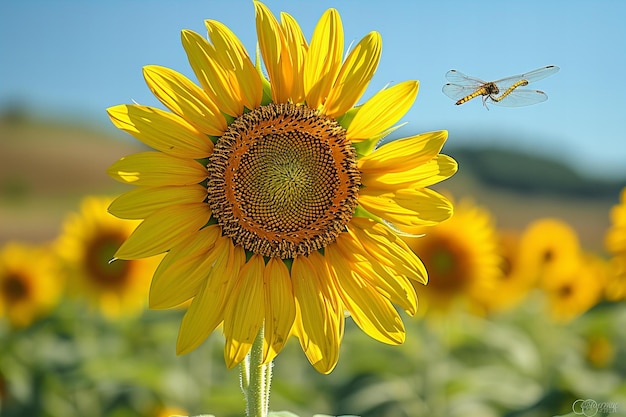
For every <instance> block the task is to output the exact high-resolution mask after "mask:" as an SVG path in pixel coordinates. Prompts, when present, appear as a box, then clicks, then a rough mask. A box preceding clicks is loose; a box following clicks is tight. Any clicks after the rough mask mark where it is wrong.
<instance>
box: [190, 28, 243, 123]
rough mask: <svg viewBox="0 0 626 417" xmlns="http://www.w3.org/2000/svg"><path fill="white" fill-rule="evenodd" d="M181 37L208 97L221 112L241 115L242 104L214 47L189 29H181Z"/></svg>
mask: <svg viewBox="0 0 626 417" xmlns="http://www.w3.org/2000/svg"><path fill="white" fill-rule="evenodd" d="M181 37H182V43H183V48H185V52H187V59H188V60H189V65H191V68H192V69H193V72H194V73H195V74H196V78H198V81H199V82H200V85H201V86H202V88H203V89H204V91H205V93H206V94H207V95H208V96H209V99H210V100H211V101H213V102H214V103H216V104H217V107H219V109H220V110H221V111H222V112H223V113H226V114H228V115H231V116H234V117H237V116H241V115H242V114H243V106H244V104H243V102H242V101H241V99H240V97H239V94H238V93H237V92H236V91H234V90H233V88H232V87H231V80H230V77H229V75H228V73H227V71H226V70H225V69H224V68H222V66H221V65H220V64H219V60H218V58H217V55H218V52H217V51H216V50H215V47H214V46H213V45H211V44H210V43H209V41H207V40H206V39H204V38H203V37H202V36H200V35H198V34H197V33H195V32H192V31H190V30H183V31H182V33H181Z"/></svg>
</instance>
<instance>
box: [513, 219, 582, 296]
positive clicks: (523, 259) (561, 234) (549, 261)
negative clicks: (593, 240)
mask: <svg viewBox="0 0 626 417" xmlns="http://www.w3.org/2000/svg"><path fill="white" fill-rule="evenodd" d="M519 245H520V246H519V259H518V262H517V264H518V265H519V269H518V273H519V274H523V275H524V278H522V279H524V280H527V281H530V282H532V283H533V285H534V284H535V283H537V281H539V280H542V279H543V277H544V275H545V274H546V271H548V270H550V272H552V271H554V270H558V269H563V270H570V269H571V268H573V267H574V266H576V265H578V263H579V261H580V256H581V249H580V245H579V242H578V235H577V234H576V231H575V230H574V229H573V228H572V227H571V226H570V225H569V224H567V223H566V222H564V221H563V220H560V219H556V218H543V219H538V220H535V221H533V222H531V223H530V224H529V225H528V226H526V229H525V230H524V231H523V233H522V236H521V239H520V244H519Z"/></svg>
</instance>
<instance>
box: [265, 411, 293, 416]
mask: <svg viewBox="0 0 626 417" xmlns="http://www.w3.org/2000/svg"><path fill="white" fill-rule="evenodd" d="M267 417H298V416H297V415H296V414H294V413H292V412H291V411H270V412H269V414H268V415H267Z"/></svg>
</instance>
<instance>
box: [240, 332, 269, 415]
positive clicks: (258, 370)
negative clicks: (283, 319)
mask: <svg viewBox="0 0 626 417" xmlns="http://www.w3.org/2000/svg"><path fill="white" fill-rule="evenodd" d="M271 375H272V363H271V362H270V363H268V364H264V363H263V327H261V329H260V330H259V333H258V334H257V336H256V339H254V342H253V343H252V347H251V348H250V352H249V353H248V355H247V356H246V359H245V360H244V361H242V362H241V389H242V391H243V394H244V397H245V399H246V416H247V417H267V413H268V410H269V397H270V384H271Z"/></svg>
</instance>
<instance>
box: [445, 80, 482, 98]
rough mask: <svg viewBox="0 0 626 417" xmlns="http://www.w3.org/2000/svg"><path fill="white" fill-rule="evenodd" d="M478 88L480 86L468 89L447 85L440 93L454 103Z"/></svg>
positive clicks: (457, 85)
mask: <svg viewBox="0 0 626 417" xmlns="http://www.w3.org/2000/svg"><path fill="white" fill-rule="evenodd" d="M478 88H480V85H479V86H477V87H468V86H465V85H459V84H450V83H448V84H445V85H444V86H443V88H442V89H441V91H443V93H444V94H445V95H447V96H448V97H450V98H451V99H452V100H455V101H456V100H460V99H462V98H463V97H467V96H469V95H470V94H472V93H473V92H474V91H476V90H477V89H478Z"/></svg>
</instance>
